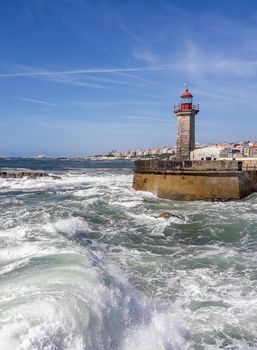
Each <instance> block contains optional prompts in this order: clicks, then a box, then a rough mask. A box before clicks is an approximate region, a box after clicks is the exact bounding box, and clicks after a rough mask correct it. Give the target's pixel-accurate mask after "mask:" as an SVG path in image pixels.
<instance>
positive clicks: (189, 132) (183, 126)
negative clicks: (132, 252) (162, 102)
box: [174, 88, 199, 160]
mask: <svg viewBox="0 0 257 350" xmlns="http://www.w3.org/2000/svg"><path fill="white" fill-rule="evenodd" d="M180 97H181V101H180V103H179V104H178V105H175V106H174V113H176V115H177V117H178V127H177V152H176V153H177V155H176V159H177V160H189V159H190V153H191V152H192V151H193V150H194V149H195V116H196V114H197V113H198V112H199V105H194V104H193V95H192V94H191V92H189V91H188V88H186V90H185V91H184V92H183V94H182V95H181V96H180Z"/></svg>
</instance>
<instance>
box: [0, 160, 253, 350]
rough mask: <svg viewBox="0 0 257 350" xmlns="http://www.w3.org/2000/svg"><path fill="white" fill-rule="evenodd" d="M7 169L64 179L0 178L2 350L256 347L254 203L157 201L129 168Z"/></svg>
mask: <svg viewBox="0 0 257 350" xmlns="http://www.w3.org/2000/svg"><path fill="white" fill-rule="evenodd" d="M0 166H2V167H5V168H6V167H9V168H30V169H37V170H46V171H48V172H50V173H55V174H58V175H61V177H62V178H61V179H52V178H43V179H34V180H29V179H7V180H5V179H0V205H1V211H0V217H1V221H0V222H1V230H0V277H1V278H0V344H1V346H0V349H5V350H9V349H10V350H13V349H19V350H21V349H22V350H24V349H26V350H27V349H33V350H34V349H37V350H39V349H40V350H41V349H44V350H46V349H47V350H50V349H51V350H52V349H53V350H64V349H74V350H76V349H89V350H91V349H94V350H100V349H104V350H108V349H124V350H125V349H131V350H135V349H137V350H140V349H149V350H152V349H154V350H156V349H167V350H170V349H257V288H256V287H257V267H256V265H257V264H256V263H257V229H256V223H257V196H256V195H255V194H254V195H252V196H250V197H248V198H247V199H245V200H242V201H238V202H227V203H208V202H176V201H169V200H163V199H158V198H156V197H155V196H154V195H152V194H150V193H146V192H136V191H134V190H133V189H132V176H133V175H132V167H133V163H132V162H129V161H128V162H123V161H106V162H101V161H97V162H96V161H64V160H59V161H58V160H29V159H27V160H24V159H23V160H21V159H10V160H1V161H0ZM162 211H171V212H172V213H174V214H176V215H177V216H178V217H173V218H171V219H169V220H164V219H160V218H158V215H159V214H160V213H161V212H162Z"/></svg>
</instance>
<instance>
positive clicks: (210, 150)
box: [190, 146, 221, 160]
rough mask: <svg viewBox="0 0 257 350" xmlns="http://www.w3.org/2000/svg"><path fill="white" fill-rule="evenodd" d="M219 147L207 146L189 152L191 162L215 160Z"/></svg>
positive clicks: (218, 154)
mask: <svg viewBox="0 0 257 350" xmlns="http://www.w3.org/2000/svg"><path fill="white" fill-rule="evenodd" d="M220 152H221V147H219V146H209V147H202V148H196V149H195V150H194V151H192V152H191V155H190V159H191V160H217V159H219V157H220Z"/></svg>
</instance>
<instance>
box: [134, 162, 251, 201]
mask: <svg viewBox="0 0 257 350" xmlns="http://www.w3.org/2000/svg"><path fill="white" fill-rule="evenodd" d="M133 187H134V189H136V190H141V191H148V192H152V193H154V194H155V195H157V196H158V197H161V198H168V199H176V200H233V199H241V198H244V197H246V196H248V195H249V194H251V193H253V192H256V191H257V161H256V162H251V163H250V162H247V161H236V160H232V161H225V160H224V161H164V160H157V159H154V160H138V161H136V162H135V168H134V180H133Z"/></svg>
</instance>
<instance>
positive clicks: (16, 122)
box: [0, 0, 257, 156]
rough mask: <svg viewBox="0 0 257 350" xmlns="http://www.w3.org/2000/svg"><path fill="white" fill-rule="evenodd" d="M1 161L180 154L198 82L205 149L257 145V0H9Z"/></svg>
mask: <svg viewBox="0 0 257 350" xmlns="http://www.w3.org/2000/svg"><path fill="white" fill-rule="evenodd" d="M0 40H1V45H0V86H1V90H0V128H1V137H0V155H8V156H34V155H37V154H46V155H49V156H65V155H67V156H72V155H74V156H75V155H88V154H97V153H105V152H107V151H109V150H112V149H117V150H126V149H130V148H132V149H133V148H146V147H156V146H164V145H173V144H175V140H176V117H175V115H174V114H173V113H172V109H173V105H174V103H176V102H178V99H179V95H180V94H181V92H182V90H183V86H184V83H185V82H188V83H189V85H190V87H191V90H192V92H193V94H194V96H195V102H196V103H199V104H200V109H201V111H200V113H199V114H198V115H197V124H196V140H197V141H198V142H201V143H205V142H222V141H236V140H243V139H245V140H248V139H250V140H252V139H257V2H256V0H237V1H235V0H233V1H232V0H215V1H206V0H194V1H193V0H191V1H188V0H183V1H181V0H158V1H157V0H155V1H153V0H147V1H146V0H145V1H140V0H137V1H136V0H129V1H121V0H120V1H118V0H102V1H100V0H95V1H93V0H54V1H53V0H24V1H20V0H12V1H8V0H3V1H1V3H0Z"/></svg>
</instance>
